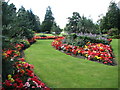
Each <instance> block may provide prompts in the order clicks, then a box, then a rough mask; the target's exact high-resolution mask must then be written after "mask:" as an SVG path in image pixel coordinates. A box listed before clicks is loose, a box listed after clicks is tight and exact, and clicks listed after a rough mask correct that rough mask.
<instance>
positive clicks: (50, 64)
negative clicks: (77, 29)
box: [25, 40, 118, 88]
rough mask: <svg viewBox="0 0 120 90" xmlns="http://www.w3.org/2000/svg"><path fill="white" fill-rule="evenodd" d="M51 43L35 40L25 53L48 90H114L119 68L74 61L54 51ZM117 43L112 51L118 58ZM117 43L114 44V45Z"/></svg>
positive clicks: (80, 60)
mask: <svg viewBox="0 0 120 90" xmlns="http://www.w3.org/2000/svg"><path fill="white" fill-rule="evenodd" d="M51 42H52V40H37V42H36V43H35V44H33V45H32V46H31V47H30V48H28V49H27V50H25V58H26V60H27V62H29V63H30V64H33V65H34V68H35V69H34V72H35V74H36V75H37V76H39V77H40V78H41V80H42V81H43V82H44V83H45V84H46V85H47V86H48V87H50V88H117V87H118V66H108V65H104V64H100V63H96V62H93V61H89V60H86V59H80V58H75V57H72V56H69V55H66V54H64V53H62V52H60V51H57V50H55V49H54V48H53V47H52V46H51ZM116 42H117V40H113V43H112V45H113V49H114V50H115V51H114V52H115V54H116V55H118V52H117V50H118V48H117V46H118V44H117V43H116ZM115 43H116V44H115Z"/></svg>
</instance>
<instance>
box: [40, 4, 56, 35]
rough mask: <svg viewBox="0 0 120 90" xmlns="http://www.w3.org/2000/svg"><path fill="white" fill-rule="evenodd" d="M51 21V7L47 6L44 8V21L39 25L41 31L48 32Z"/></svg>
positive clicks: (52, 18)
mask: <svg viewBox="0 0 120 90" xmlns="http://www.w3.org/2000/svg"><path fill="white" fill-rule="evenodd" d="M53 22H54V17H53V14H52V11H51V7H50V6H48V8H47V9H46V14H45V18H44V21H43V22H42V25H41V31H42V32H48V33H50V30H51V27H52V25H53Z"/></svg>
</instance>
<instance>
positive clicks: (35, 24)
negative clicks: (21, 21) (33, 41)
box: [27, 10, 40, 32]
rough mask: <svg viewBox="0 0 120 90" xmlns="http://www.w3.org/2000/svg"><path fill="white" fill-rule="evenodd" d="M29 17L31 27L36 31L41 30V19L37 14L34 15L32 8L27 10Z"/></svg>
mask: <svg viewBox="0 0 120 90" xmlns="http://www.w3.org/2000/svg"><path fill="white" fill-rule="evenodd" d="M27 14H28V18H29V22H31V23H30V26H31V29H32V30H34V31H35V32H40V19H39V17H38V16H37V15H34V14H33V12H32V10H27Z"/></svg>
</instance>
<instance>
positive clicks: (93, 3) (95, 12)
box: [6, 0, 120, 28]
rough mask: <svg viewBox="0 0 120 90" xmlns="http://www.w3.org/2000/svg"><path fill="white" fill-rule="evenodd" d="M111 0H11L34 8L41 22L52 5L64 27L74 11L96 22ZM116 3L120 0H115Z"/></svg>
mask: <svg viewBox="0 0 120 90" xmlns="http://www.w3.org/2000/svg"><path fill="white" fill-rule="evenodd" d="M6 1H7V0H6ZM110 1H111V0H10V2H9V3H14V4H15V6H16V7H17V8H20V7H21V6H24V7H25V9H27V10H29V9H32V11H33V13H34V14H36V15H37V16H39V18H40V22H42V21H43V20H44V16H45V13H46V8H47V7H48V6H51V9H52V12H53V16H54V18H55V21H56V22H57V24H58V25H59V26H60V27H61V28H64V27H65V25H66V23H68V20H67V17H71V16H72V13H73V12H79V14H80V15H81V16H82V15H84V16H86V17H88V18H91V19H92V20H93V22H94V23H95V22H96V21H97V20H98V19H99V17H98V16H99V15H101V14H103V15H105V13H106V12H107V9H108V6H109V4H110ZM113 1H115V2H116V3H118V1H120V0H113Z"/></svg>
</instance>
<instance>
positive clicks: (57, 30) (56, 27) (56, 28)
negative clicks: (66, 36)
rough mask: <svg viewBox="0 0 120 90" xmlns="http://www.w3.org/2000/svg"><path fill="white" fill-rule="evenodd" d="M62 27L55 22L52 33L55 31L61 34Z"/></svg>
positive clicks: (56, 33) (55, 33)
mask: <svg viewBox="0 0 120 90" xmlns="http://www.w3.org/2000/svg"><path fill="white" fill-rule="evenodd" d="M61 31H62V29H60V27H59V26H57V25H56V23H55V22H54V23H53V25H52V27H51V33H53V34H54V35H59V34H60V33H61Z"/></svg>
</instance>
